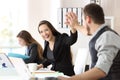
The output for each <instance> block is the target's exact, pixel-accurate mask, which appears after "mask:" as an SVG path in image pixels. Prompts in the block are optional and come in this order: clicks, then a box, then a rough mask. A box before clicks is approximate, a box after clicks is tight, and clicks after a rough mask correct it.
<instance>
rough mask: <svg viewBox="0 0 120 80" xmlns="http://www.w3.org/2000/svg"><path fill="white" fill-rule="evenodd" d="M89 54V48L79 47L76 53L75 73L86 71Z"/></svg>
mask: <svg viewBox="0 0 120 80" xmlns="http://www.w3.org/2000/svg"><path fill="white" fill-rule="evenodd" d="M88 55H89V53H88V49H87V48H79V49H78V53H77V55H76V60H75V64H74V72H75V74H80V73H83V72H84V71H85V65H86V64H87V59H88Z"/></svg>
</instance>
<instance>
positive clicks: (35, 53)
mask: <svg viewBox="0 0 120 80" xmlns="http://www.w3.org/2000/svg"><path fill="white" fill-rule="evenodd" d="M28 56H29V58H28V59H25V60H24V61H25V63H32V62H34V61H35V59H36V57H37V56H38V51H37V45H35V44H34V45H31V46H29V48H28Z"/></svg>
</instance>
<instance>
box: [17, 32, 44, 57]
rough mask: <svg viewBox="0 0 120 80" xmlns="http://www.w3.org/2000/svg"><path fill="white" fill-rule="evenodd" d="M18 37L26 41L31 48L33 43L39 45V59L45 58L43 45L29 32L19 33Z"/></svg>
mask: <svg viewBox="0 0 120 80" xmlns="http://www.w3.org/2000/svg"><path fill="white" fill-rule="evenodd" d="M17 37H20V38H22V39H24V40H25V42H26V44H27V46H29V45H31V44H33V43H35V44H37V50H38V53H39V54H38V55H39V58H40V59H43V56H42V55H43V49H42V47H41V45H40V44H39V43H38V42H37V41H36V40H35V39H34V38H33V37H32V36H31V34H30V33H29V32H28V31H26V30H22V31H20V32H19V33H18V35H17Z"/></svg>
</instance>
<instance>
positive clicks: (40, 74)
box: [0, 53, 64, 80]
mask: <svg viewBox="0 0 120 80" xmlns="http://www.w3.org/2000/svg"><path fill="white" fill-rule="evenodd" d="M1 55H2V56H1ZM1 55H0V58H1V59H2V60H3V59H4V61H3V62H6V63H5V64H6V66H7V67H12V68H15V70H16V71H17V73H18V74H19V75H20V78H22V79H20V80H39V79H44V78H46V77H47V78H55V77H57V76H63V75H64V74H63V73H59V72H53V71H50V70H48V69H40V70H38V71H35V72H33V73H31V72H30V71H29V69H28V68H27V65H26V64H25V62H24V61H23V59H22V58H14V57H8V56H7V55H6V54H5V53H4V54H1ZM3 56H4V57H3Z"/></svg>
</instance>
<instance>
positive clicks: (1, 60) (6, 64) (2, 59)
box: [0, 53, 14, 68]
mask: <svg viewBox="0 0 120 80" xmlns="http://www.w3.org/2000/svg"><path fill="white" fill-rule="evenodd" d="M13 67H14V66H13V64H12V62H11V61H10V60H9V58H8V56H7V55H6V54H5V53H0V68H13Z"/></svg>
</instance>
